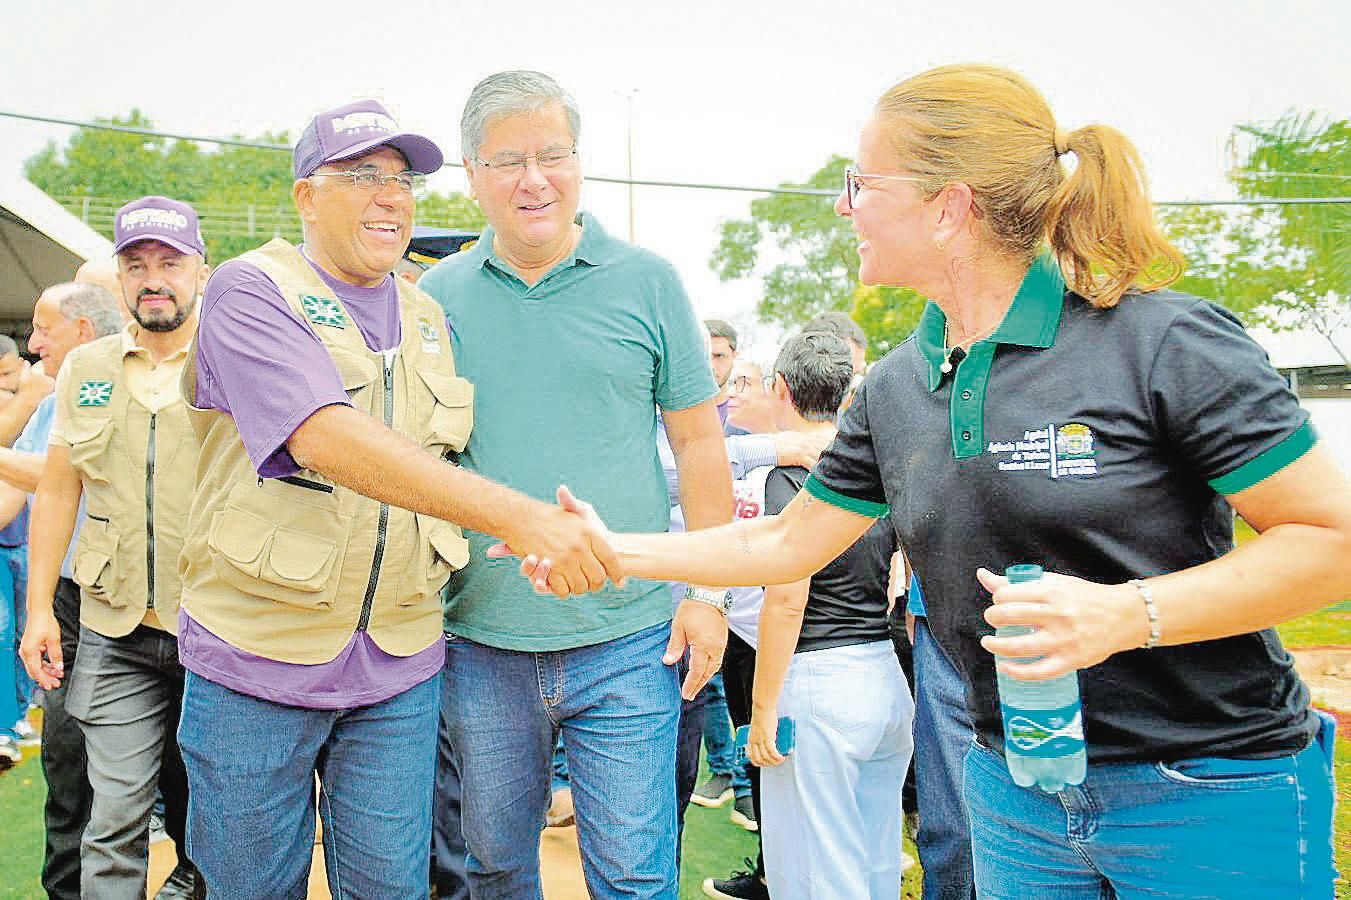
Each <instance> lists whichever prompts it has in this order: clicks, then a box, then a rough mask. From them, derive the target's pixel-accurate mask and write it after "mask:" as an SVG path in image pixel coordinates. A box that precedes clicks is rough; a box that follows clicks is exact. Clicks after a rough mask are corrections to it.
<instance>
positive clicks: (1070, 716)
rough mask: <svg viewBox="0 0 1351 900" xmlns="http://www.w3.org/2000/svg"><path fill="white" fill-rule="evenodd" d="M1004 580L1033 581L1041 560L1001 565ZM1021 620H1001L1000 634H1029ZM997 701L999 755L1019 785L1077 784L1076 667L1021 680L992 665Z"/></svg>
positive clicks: (1080, 725)
mask: <svg viewBox="0 0 1351 900" xmlns="http://www.w3.org/2000/svg"><path fill="white" fill-rule="evenodd" d="M1004 575H1005V577H1007V578H1008V580H1009V581H1010V582H1013V583H1018V582H1023V581H1038V580H1040V578H1041V566H1033V565H1017V566H1009V567H1008V568H1007V569H1005V570H1004ZM1032 631H1033V629H1032V628H1031V627H1030V626H1027V625H1006V626H1004V627H1003V628H1000V629H999V630H998V635H999V636H1000V637H1016V636H1017V635H1022V634H1030V633H1031V632H1032ZM995 677H996V678H998V680H999V706H1000V709H1001V711H1002V712H1003V714H1004V759H1005V760H1007V761H1008V764H1009V774H1010V775H1011V776H1013V781H1014V783H1015V784H1017V785H1019V786H1020V787H1031V786H1032V785H1034V784H1035V785H1037V787H1039V788H1041V789H1042V790H1043V791H1045V792H1046V793H1048V794H1054V793H1056V792H1058V791H1062V790H1064V789H1065V786H1066V785H1069V784H1082V783H1083V780H1084V775H1085V774H1087V770H1088V754H1087V753H1086V752H1085V750H1084V720H1083V710H1082V708H1081V707H1080V705H1079V673H1078V672H1077V671H1075V672H1070V673H1068V674H1065V675H1061V676H1060V677H1059V678H1056V679H1054V680H1053V681H1024V680H1023V679H1021V678H1015V677H1013V676H1012V675H1005V674H1004V673H1003V672H998V671H996V673H995Z"/></svg>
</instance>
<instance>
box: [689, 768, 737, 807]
mask: <svg viewBox="0 0 1351 900" xmlns="http://www.w3.org/2000/svg"><path fill="white" fill-rule="evenodd" d="M731 799H732V776H731V775H717V774H714V775H710V776H709V777H708V781H705V782H704V783H703V784H701V785H699V786H698V787H697V788H695V789H694V793H693V794H691V795H690V802H691V803H697V804H699V805H700V806H703V807H706V808H708V809H717V808H718V807H720V806H722V805H723V804H724V803H726V802H727V801H728V800H731Z"/></svg>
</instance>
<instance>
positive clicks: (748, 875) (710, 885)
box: [703, 859, 769, 900]
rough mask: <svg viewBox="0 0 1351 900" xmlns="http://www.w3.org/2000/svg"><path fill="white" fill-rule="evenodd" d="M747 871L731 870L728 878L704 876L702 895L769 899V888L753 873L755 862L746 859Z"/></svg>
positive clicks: (735, 899)
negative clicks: (748, 867)
mask: <svg viewBox="0 0 1351 900" xmlns="http://www.w3.org/2000/svg"><path fill="white" fill-rule="evenodd" d="M746 865H748V866H750V871H749V872H733V873H732V875H731V877H729V878H725V879H723V878H705V879H704V884H703V888H704V896H705V897H713V898H715V900H769V888H768V887H766V886H765V883H764V882H763V881H761V880H760V876H759V875H757V874H755V862H754V861H753V860H751V859H747V860H746Z"/></svg>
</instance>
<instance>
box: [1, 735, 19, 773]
mask: <svg viewBox="0 0 1351 900" xmlns="http://www.w3.org/2000/svg"><path fill="white" fill-rule="evenodd" d="M21 762H23V751H21V750H20V749H19V744H18V742H17V741H15V740H14V738H12V737H8V736H6V737H0V772H3V771H5V770H6V769H11V768H13V767H14V766H17V765H18V764H19V763H21Z"/></svg>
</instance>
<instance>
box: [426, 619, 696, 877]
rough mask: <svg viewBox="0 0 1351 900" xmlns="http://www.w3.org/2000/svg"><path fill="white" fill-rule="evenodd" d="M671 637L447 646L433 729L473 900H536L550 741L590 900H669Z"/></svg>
mask: <svg viewBox="0 0 1351 900" xmlns="http://www.w3.org/2000/svg"><path fill="white" fill-rule="evenodd" d="M670 632H671V629H670V625H669V624H664V625H659V626H654V627H652V628H647V629H644V630H643V631H640V632H638V633H636V634H632V635H629V636H627V637H623V638H618V639H615V640H612V641H607V642H606V643H603V644H596V645H592V646H589V647H578V648H576V649H573V650H561V651H556V652H548V653H527V652H519V651H513V650H501V649H497V648H494V647H487V646H484V645H482V644H477V643H474V642H473V641H469V640H467V639H465V638H463V637H459V636H456V635H449V636H447V640H446V669H445V673H446V680H445V720H446V723H447V738H448V744H449V747H450V753H451V757H452V759H453V762H454V769H455V771H456V772H458V774H459V781H460V785H461V802H462V813H461V819H462V823H461V827H462V831H463V835H464V839H465V844H466V846H467V847H468V856H467V858H466V868H467V871H468V875H469V883H470V886H471V888H472V891H473V895H474V897H475V900H496V898H511V900H533V898H537V897H539V896H540V875H539V834H540V831H541V830H542V829H543V827H544V812H545V810H546V809H547V808H548V805H549V795H550V790H549V782H550V759H551V757H552V755H553V750H554V741H555V735H556V734H558V733H559V732H561V733H562V737H563V745H564V746H565V747H566V749H567V758H568V769H569V773H570V775H571V781H572V798H573V803H574V804H575V806H576V809H577V836H578V843H579V844H580V845H581V851H582V869H583V872H584V874H585V876H586V883H587V888H588V889H589V891H590V893H591V896H593V897H597V898H612V897H627V898H661V900H674V898H675V897H676V892H677V879H676V863H675V845H676V809H675V806H676V791H675V775H674V773H675V767H676V759H675V755H676V753H675V750H676V723H677V720H678V718H679V716H680V691H679V685H678V683H677V680H676V671H675V670H674V669H673V668H671V667H668V666H665V665H663V664H662V661H661V657H662V653H663V652H664V651H665V649H666V643H667V641H668V639H669V638H670Z"/></svg>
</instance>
